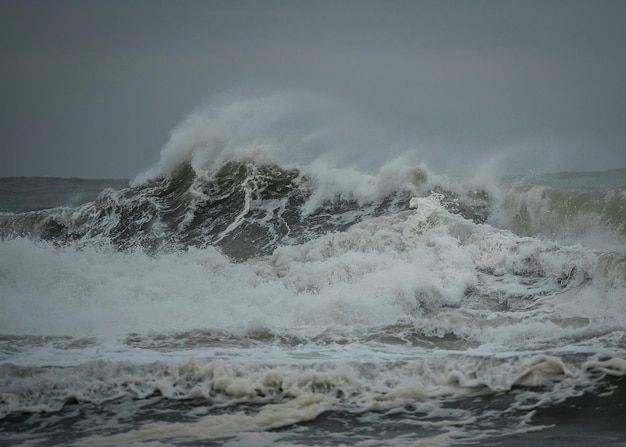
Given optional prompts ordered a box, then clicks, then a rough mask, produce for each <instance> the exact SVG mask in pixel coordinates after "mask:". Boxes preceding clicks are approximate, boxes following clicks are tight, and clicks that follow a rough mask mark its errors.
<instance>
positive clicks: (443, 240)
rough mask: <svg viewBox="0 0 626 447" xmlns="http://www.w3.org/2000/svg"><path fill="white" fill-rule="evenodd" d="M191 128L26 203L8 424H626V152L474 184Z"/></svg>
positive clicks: (41, 429)
mask: <svg viewBox="0 0 626 447" xmlns="http://www.w3.org/2000/svg"><path fill="white" fill-rule="evenodd" d="M237 109H238V110H239V109H241V107H240V108H237ZM244 109H245V111H246V113H245V115H246V116H248V115H249V113H248V112H249V110H248V109H246V108H245V107H244ZM229 110H230V109H229ZM231 112H232V110H230V111H229V113H227V114H226V115H227V117H226V118H228V119H226V118H224V117H222V118H220V119H222V121H223V120H226V122H228V123H230V122H231V121H234V122H235V123H236V124H237V126H234V125H233V126H231V127H237V128H241V127H243V129H244V130H246V129H248V130H249V131H250V132H252V131H259V126H257V125H248V126H246V125H239V124H241V122H240V121H239V120H238V119H234V118H233V116H232V114H231ZM233 113H234V112H233ZM281 113H282V112H281ZM235 115H236V116H238V115H237V114H235ZM270 115H271V114H270ZM279 115H280V114H279ZM270 118H271V116H270V117H269V118H268V117H267V116H265V117H264V118H263V119H264V120H265V121H268V120H269V122H270V124H271V123H273V121H272V119H270ZM218 122H219V119H218ZM223 124H224V123H222V126H221V127H220V126H218V127H219V128H220V129H221V128H223V127H224V126H223ZM244 124H245V122H244ZM190 125H191V130H190V128H189V126H183V127H182V129H181V130H179V131H177V132H175V133H174V134H173V136H172V140H171V141H170V143H168V145H166V148H165V149H164V152H163V157H162V160H161V162H160V163H159V165H158V166H157V168H156V169H155V170H154V171H151V172H149V173H148V174H146V175H144V176H142V177H141V178H138V179H136V180H135V181H134V182H132V184H130V185H125V186H122V185H119V184H112V186H114V187H115V189H114V188H108V189H105V190H103V191H102V192H101V193H100V194H99V195H98V196H97V197H96V198H95V199H93V200H92V201H88V202H86V203H82V204H68V205H66V206H62V207H55V206H56V205H58V201H51V202H50V204H51V205H50V207H42V206H39V205H37V206H36V207H32V208H33V209H29V208H28V209H29V210H28V211H25V210H24V209H23V208H20V206H21V205H14V207H13V208H11V207H6V208H5V210H4V214H3V215H2V218H1V219H0V236H1V240H0V390H2V391H1V392H0V431H2V433H3V436H4V438H5V439H6V440H7V442H8V443H14V444H24V443H28V444H29V445H140V444H142V445H143V444H145V445H156V444H159V445H192V444H193V445H196V444H203V445H204V444H206V445H320V444H324V445H326V444H327V445H341V444H355V445H358V444H359V443H361V444H362V445H397V446H404V445H436V446H444V445H455V444H472V443H484V444H485V445H490V444H493V445H495V444H496V443H501V444H502V445H508V444H507V443H509V442H510V445H520V443H522V444H524V443H526V441H528V443H530V444H532V443H533V442H534V443H536V444H537V443H540V442H545V441H546V440H547V439H550V440H552V441H553V440H555V439H557V440H559V442H562V443H563V445H569V444H568V443H569V442H570V441H571V437H572V436H574V437H575V438H576V439H577V440H579V441H581V442H583V441H584V440H585V438H584V436H593V437H594V439H600V438H601V439H603V441H606V445H619V444H620V443H623V442H624V441H625V440H626V433H625V432H624V429H623V428H622V425H623V424H619V423H616V424H610V423H608V422H607V421H614V420H617V419H618V418H621V417H622V416H623V397H624V392H625V391H624V390H626V385H625V384H624V376H626V351H625V350H624V346H626V249H625V246H626V245H625V244H624V238H625V237H626V235H625V234H624V222H626V215H625V214H624V196H625V192H624V191H625V189H624V187H625V184H624V183H623V182H622V180H620V178H622V177H623V171H615V172H610V173H594V174H588V176H587V178H586V181H585V182H584V185H582V186H581V185H579V184H576V185H573V184H571V178H569V177H568V175H567V174H553V175H551V176H546V177H542V178H534V179H524V180H514V181H513V180H510V179H509V180H507V181H502V182H491V183H489V184H484V185H482V186H481V185H480V184H479V183H477V182H469V183H468V184H469V186H468V185H465V184H463V182H461V181H456V180H454V181H453V180H451V179H448V178H445V177H442V176H438V175H435V174H434V173H432V172H431V171H429V169H428V168H427V167H426V166H423V165H415V164H412V163H409V162H407V160H405V159H398V160H392V161H389V162H388V163H386V164H384V165H383V166H382V167H381V168H380V170H379V171H378V172H376V173H375V174H369V173H364V172H362V171H361V170H358V169H356V168H345V167H344V168H338V167H332V165H330V164H329V163H327V162H325V161H324V159H323V158H322V159H316V160H312V161H311V162H307V163H304V162H303V163H301V164H290V163H281V162H278V161H277V159H275V158H272V157H267V156H265V155H264V154H265V152H264V151H263V150H261V152H262V153H259V152H258V150H257V149H258V148H259V147H260V146H259V145H258V144H257V143H258V142H257V141H253V142H252V143H250V144H247V143H246V144H244V143H242V140H241V138H239V137H238V138H237V139H236V140H237V144H235V145H234V146H233V147H235V148H236V150H235V149H233V147H231V143H228V141H226V140H225V139H224V138H222V135H221V134H220V138H217V137H215V138H213V137H211V135H213V134H214V133H215V132H214V130H213V131H211V132H213V133H211V135H208V136H207V135H206V133H205V129H204V127H203V126H200V125H199V124H198V123H197V122H195V121H194V122H193V123H191V124H190ZM272 125H273V124H272ZM198 126H199V127H198ZM209 127H210V126H209ZM226 127H228V126H226ZM270 127H271V126H270ZM209 137H210V138H209ZM244 140H245V139H244ZM202 141H205V142H208V143H206V144H207V145H208V147H205V146H203V145H202V144H201V142H202ZM225 141H226V142H225ZM246 141H247V140H246ZM251 141H252V140H251ZM183 143H184V144H183ZM216 145H217V146H218V149H215V146H216ZM263 147H265V148H266V149H267V146H263ZM246 148H247V149H248V150H245V149H246ZM608 177H610V178H611V180H610V182H608V181H607V178H608ZM33 181H34V182H35V180H33ZM41 181H42V179H37V180H36V182H41ZM23 182H26V180H23ZM68 182H69V183H66V186H67V185H73V186H70V187H69V188H70V189H72V188H75V190H76V191H80V190H81V189H82V188H83V187H84V185H85V183H84V182H83V181H78V180H76V179H74V180H68ZM568 182H569V183H568ZM26 183H27V182H26ZM22 186H24V185H22ZM24 187H25V188H26V189H28V186H24ZM37 188H38V187H36V186H33V187H32V194H33V195H37V192H36V191H37V190H38V189H37ZM43 189H44V190H45V189H46V188H43ZM64 194H65V193H64ZM12 197H13V199H14V196H12ZM64 197H73V195H72V194H70V195H69V196H68V195H65V196H64ZM57 198H58V197H57ZM13 199H12V200H13ZM39 199H41V196H40V197H39ZM3 203H16V202H15V200H14V202H11V201H10V200H5V201H4V202H3ZM603 245H604V246H606V247H608V249H603V248H601V247H602V246H603ZM597 408H601V409H602V411H599V410H596V409H597ZM591 409H593V410H591ZM576 412H578V413H576ZM573 413H576V414H573ZM572 414H573V416H572ZM570 416H572V417H570ZM616 418H617V419H616ZM572 420H576V421H580V420H583V421H585V423H584V424H582V425H583V426H584V431H585V432H584V433H580V432H577V431H576V430H577V429H578V430H580V428H577V427H573V426H572V422H571V421H572ZM68 427H71V429H70V428H68ZM372 427H376V430H372ZM543 436H545V438H542V437H543ZM516 443H517V444H516Z"/></svg>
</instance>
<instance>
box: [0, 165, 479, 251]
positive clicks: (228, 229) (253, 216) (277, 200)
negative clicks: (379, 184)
mask: <svg viewBox="0 0 626 447" xmlns="http://www.w3.org/2000/svg"><path fill="white" fill-rule="evenodd" d="M414 177H415V178H414V179H413V181H412V182H410V184H407V185H406V187H404V188H401V189H400V190H397V191H395V192H393V193H391V194H388V195H386V196H385V197H383V198H377V199H372V200H371V201H367V203H362V202H361V203H360V202H359V201H357V200H356V199H354V198H353V197H351V196H350V195H349V194H336V195H334V196H332V197H326V198H325V200H323V201H322V203H321V205H320V206H318V207H317V208H316V209H315V210H314V211H313V212H306V211H305V207H304V205H305V204H306V203H307V201H308V200H309V199H310V198H311V196H312V194H313V192H314V191H315V189H316V187H317V183H316V180H315V179H314V178H312V177H310V176H307V175H304V174H303V173H302V172H301V171H299V170H297V169H285V168H282V167H280V166H277V165H273V164H255V163H252V162H240V161H230V162H227V163H225V164H224V165H222V167H221V168H220V169H218V170H216V171H213V172H203V173H201V174H198V173H196V172H195V171H194V169H193V168H192V167H191V165H190V164H188V163H183V164H181V165H180V166H179V167H178V168H177V169H176V170H175V171H174V172H173V174H172V175H170V176H167V177H159V178H156V179H153V180H148V181H146V182H144V183H142V184H140V185H137V186H131V187H127V188H123V189H119V190H114V189H106V190H104V191H103V192H102V193H101V194H100V195H99V196H98V198H97V199H96V200H94V201H93V202H89V203H87V204H84V205H82V206H79V207H62V208H54V209H47V210H39V211H33V212H27V213H22V214H16V215H12V216H10V217H8V218H6V219H5V220H4V221H3V222H1V223H0V237H2V238H12V237H28V238H34V239H41V240H45V241H51V242H54V243H57V244H68V243H106V244H111V245H113V246H114V247H115V248H117V249H119V250H132V249H136V248H140V249H143V250H145V251H147V252H149V253H156V252H159V251H173V250H181V249H186V248H188V247H198V248H202V247H206V246H209V245H215V246H218V247H220V248H221V250H222V251H223V252H224V253H225V254H226V255H227V256H229V257H231V258H232V259H234V260H239V261H242V260H245V259H248V258H250V257H253V256H258V255H264V254H268V253H271V252H272V251H273V250H274V249H275V248H276V247H277V246H279V245H283V244H294V243H302V242H305V241H307V240H310V239H311V238H314V237H316V236H318V235H321V234H325V233H327V232H333V231H343V230H345V229H347V228H348V227H350V226H351V225H353V224H355V223H357V222H359V221H361V220H363V219H365V218H368V217H373V216H379V215H383V214H387V213H396V212H400V211H403V210H406V209H408V204H409V200H410V198H411V197H413V196H416V195H420V196H425V195H429V194H430V193H432V192H438V193H440V194H442V195H443V197H444V199H443V201H442V203H443V204H444V206H446V208H447V209H448V210H450V211H452V212H455V213H459V214H462V215H463V216H464V217H466V218H469V219H472V220H474V221H475V222H481V223H482V222H485V221H486V219H487V217H488V210H489V206H490V202H491V201H490V197H489V196H488V195H487V193H485V192H484V191H478V192H476V191H468V192H466V193H462V194H460V193H457V192H454V191H450V190H446V189H444V188H441V187H433V186H432V185H428V184H427V182H426V174H425V173H423V172H421V171H419V170H416V171H415V175H414Z"/></svg>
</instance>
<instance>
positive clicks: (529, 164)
mask: <svg viewBox="0 0 626 447" xmlns="http://www.w3.org/2000/svg"><path fill="white" fill-rule="evenodd" d="M625 23H626V2H625V1H621V0H616V1H601V0H600V1H598V0H594V1H591V0H589V1H577V0H562V1H551V0H540V1H533V0H517V1H509V0H491V1H481V0H466V1H446V0H436V1H419V0H415V1H392V0H389V1H342V0H336V1H306V2H305V1H298V0H292V1H273V0H271V1H262V0H259V1H250V2H241V1H233V0H229V1H224V2H221V1H157V0H154V1H142V0H133V1H126V0H124V1H115V0H107V1H67V0H55V1H51V0H41V1H32V0H17V1H12V0H4V1H2V2H0V61H1V65H0V73H1V80H2V82H1V83H0V91H1V93H0V97H1V98H2V102H1V103H0V145H1V156H0V157H1V158H0V176H14V175H25V176H35V175H45V176H76V177H133V176H135V175H136V174H139V173H140V172H142V171H144V170H146V169H148V168H149V167H150V166H151V165H153V164H154V163H155V162H156V161H157V160H158V159H159V153H160V150H161V148H162V147H163V146H164V145H165V143H166V142H167V140H168V137H169V134H170V132H171V131H172V129H173V128H174V127H175V126H176V125H177V124H178V123H180V122H181V121H182V120H184V119H185V117H186V116H187V115H188V114H189V113H190V112H192V111H193V110H194V109H196V108H198V107H199V106H201V105H202V104H204V103H207V101H208V103H209V104H210V103H211V98H215V97H220V95H222V96H223V95H225V94H226V95H231V96H232V97H233V98H238V99H240V100H245V98H246V95H250V96H254V95H264V94H266V91H267V92H275V91H277V90H278V91H279V90H280V89H282V88H286V89H290V90H292V91H299V90H302V91H307V92H309V94H317V93H319V94H320V95H326V96H328V97H333V98H335V99H336V100H337V101H338V102H340V103H341V104H345V110H351V111H354V114H355V115H358V116H359V118H358V119H359V120H362V123H363V125H362V128H363V129H364V130H365V129H370V128H371V127H376V128H377V129H379V131H377V132H378V133H377V135H378V137H377V138H375V139H373V141H375V142H376V144H375V145H374V144H370V145H362V149H361V151H360V152H359V150H357V149H355V148H354V147H353V148H351V150H348V149H347V148H346V154H349V157H344V162H349V160H350V157H352V158H354V159H355V162H356V160H357V159H358V160H361V161H362V160H366V161H367V163H370V164H371V166H372V167H375V166H376V165H377V164H380V163H381V162H383V161H384V160H385V159H388V158H389V157H391V156H393V155H394V154H395V153H400V152H402V151H406V150H410V151H413V152H414V153H415V154H417V158H418V159H419V160H421V161H424V162H426V163H427V164H429V165H431V167H433V169H435V170H439V171H443V172H446V171H459V170H461V169H463V167H466V168H467V169H478V168H479V167H480V165H481V164H484V163H488V162H490V161H491V162H493V161H494V160H495V161H497V162H498V163H501V164H502V165H503V166H504V167H505V169H507V170H508V171H516V172H519V173H529V172H534V171H546V170H597V169H610V168H616V167H626V26H625V25H624V24H625ZM311 92H313V93H311ZM294 107H295V108H297V107H298V106H297V104H296V105H294ZM294 113H297V110H294ZM348 113H350V112H348ZM358 128H359V126H353V127H352V129H358ZM358 141H359V138H358V137H357V136H355V142H358ZM344 143H345V142H344ZM345 144H346V145H349V143H345ZM354 146H355V147H356V146H359V144H356V143H355V144H354ZM326 149H328V148H326ZM311 150H314V149H311ZM333 150H336V151H341V150H343V149H342V148H340V147H336V148H333ZM346 160H347V161H346Z"/></svg>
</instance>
